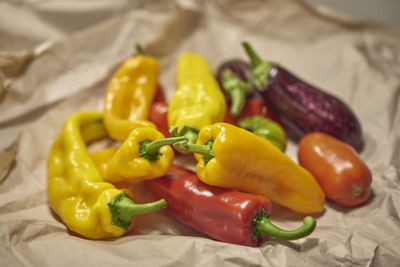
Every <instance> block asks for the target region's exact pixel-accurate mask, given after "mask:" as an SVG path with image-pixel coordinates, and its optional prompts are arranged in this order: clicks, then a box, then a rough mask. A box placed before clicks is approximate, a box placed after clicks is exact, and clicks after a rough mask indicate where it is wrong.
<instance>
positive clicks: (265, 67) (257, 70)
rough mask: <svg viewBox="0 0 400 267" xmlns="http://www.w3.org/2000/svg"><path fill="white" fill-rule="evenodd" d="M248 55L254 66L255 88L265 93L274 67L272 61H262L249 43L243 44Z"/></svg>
mask: <svg viewBox="0 0 400 267" xmlns="http://www.w3.org/2000/svg"><path fill="white" fill-rule="evenodd" d="M242 45H243V47H244V49H245V50H246V53H247V55H248V56H249V57H250V60H251V64H252V65H253V74H252V76H253V83H254V86H255V87H256V88H257V89H258V90H260V91H263V90H265V89H266V88H267V87H268V75H269V71H270V69H271V68H272V66H274V63H272V62H271V61H266V60H261V58H260V57H259V56H258V55H257V54H256V52H255V51H254V50H253V48H252V47H251V46H250V44H249V43H247V42H243V43H242Z"/></svg>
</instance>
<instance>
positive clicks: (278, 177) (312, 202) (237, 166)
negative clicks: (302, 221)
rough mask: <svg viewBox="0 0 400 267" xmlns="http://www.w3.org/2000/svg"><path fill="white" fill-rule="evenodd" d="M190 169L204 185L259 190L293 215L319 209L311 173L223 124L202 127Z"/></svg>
mask: <svg viewBox="0 0 400 267" xmlns="http://www.w3.org/2000/svg"><path fill="white" fill-rule="evenodd" d="M174 146H175V147H177V149H180V150H183V151H187V152H192V153H196V154H195V157H196V159H197V161H198V163H197V166H196V172H197V175H198V177H199V178H200V179H201V180H202V181H203V182H205V183H206V184H209V185H213V186H220V187H224V188H235V189H238V190H241V191H244V192H249V193H255V194H260V195H263V196H266V197H268V198H269V199H271V200H272V201H274V202H276V203H279V204H281V205H282V206H285V207H287V208H289V209H291V210H293V211H295V212H298V213H314V212H321V211H323V209H324V203H325V195H324V192H323V191H322V190H321V188H320V186H319V185H318V183H317V182H316V181H315V179H314V177H313V176H312V175H311V174H310V173H309V172H308V171H307V170H305V169H304V168H302V167H301V166H299V165H297V164H296V163H295V162H294V161H293V160H291V159H290V158H289V157H288V156H286V155H285V154H284V153H282V151H280V150H279V149H278V148H277V147H276V146H274V145H273V144H272V143H271V142H270V141H268V140H266V139H265V138H263V137H260V136H257V135H255V134H253V133H251V132H249V131H247V130H244V129H241V128H239V127H236V126H234V125H231V124H227V123H215V124H213V125H210V126H206V127H203V128H202V129H201V131H200V133H199V138H198V141H197V143H196V144H190V143H188V142H186V141H182V142H177V143H175V145H174Z"/></svg>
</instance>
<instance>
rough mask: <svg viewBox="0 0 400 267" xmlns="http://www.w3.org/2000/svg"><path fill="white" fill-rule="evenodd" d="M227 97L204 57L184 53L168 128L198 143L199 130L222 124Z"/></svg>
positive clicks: (178, 72)
mask: <svg viewBox="0 0 400 267" xmlns="http://www.w3.org/2000/svg"><path fill="white" fill-rule="evenodd" d="M225 113H226V103H225V97H224V95H223V93H222V91H221V89H220V88H219V85H218V82H217V81H216V79H215V78H214V76H213V74H212V72H211V69H210V66H209V64H208V62H207V60H206V59H205V58H204V57H203V56H202V55H200V54H193V53H183V54H182V55H181V56H180V57H179V59H178V67H177V90H176V92H175V94H174V95H173V96H172V99H171V101H170V103H169V107H168V115H167V117H168V126H169V128H171V127H175V130H174V131H173V133H174V134H173V135H185V136H187V138H188V140H189V142H191V143H195V142H196V139H197V134H198V131H199V130H200V129H201V128H202V127H203V126H206V125H211V124H213V123H214V122H218V121H222V120H223V119H224V117H225Z"/></svg>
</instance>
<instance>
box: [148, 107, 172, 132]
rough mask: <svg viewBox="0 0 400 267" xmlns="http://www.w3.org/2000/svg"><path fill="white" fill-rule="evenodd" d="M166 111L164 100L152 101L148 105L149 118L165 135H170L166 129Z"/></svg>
mask: <svg viewBox="0 0 400 267" xmlns="http://www.w3.org/2000/svg"><path fill="white" fill-rule="evenodd" d="M167 113H168V103H166V102H164V101H157V102H153V103H152V104H151V106H150V112H149V120H150V121H151V122H153V123H154V124H155V125H156V126H157V129H158V130H159V131H160V132H162V133H163V135H164V136H165V137H171V134H170V133H169V131H168V121H167Z"/></svg>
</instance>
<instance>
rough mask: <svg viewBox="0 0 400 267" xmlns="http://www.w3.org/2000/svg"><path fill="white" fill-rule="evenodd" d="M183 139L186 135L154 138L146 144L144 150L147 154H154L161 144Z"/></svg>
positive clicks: (169, 143) (164, 144)
mask: <svg viewBox="0 0 400 267" xmlns="http://www.w3.org/2000/svg"><path fill="white" fill-rule="evenodd" d="M185 139H186V137H184V136H178V137H170V138H164V139H159V140H155V141H153V142H151V143H148V144H146V147H145V150H146V152H147V153H148V154H156V153H157V152H158V150H159V149H160V148H161V147H162V146H167V145H172V144H174V143H176V142H179V141H183V140H185Z"/></svg>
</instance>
